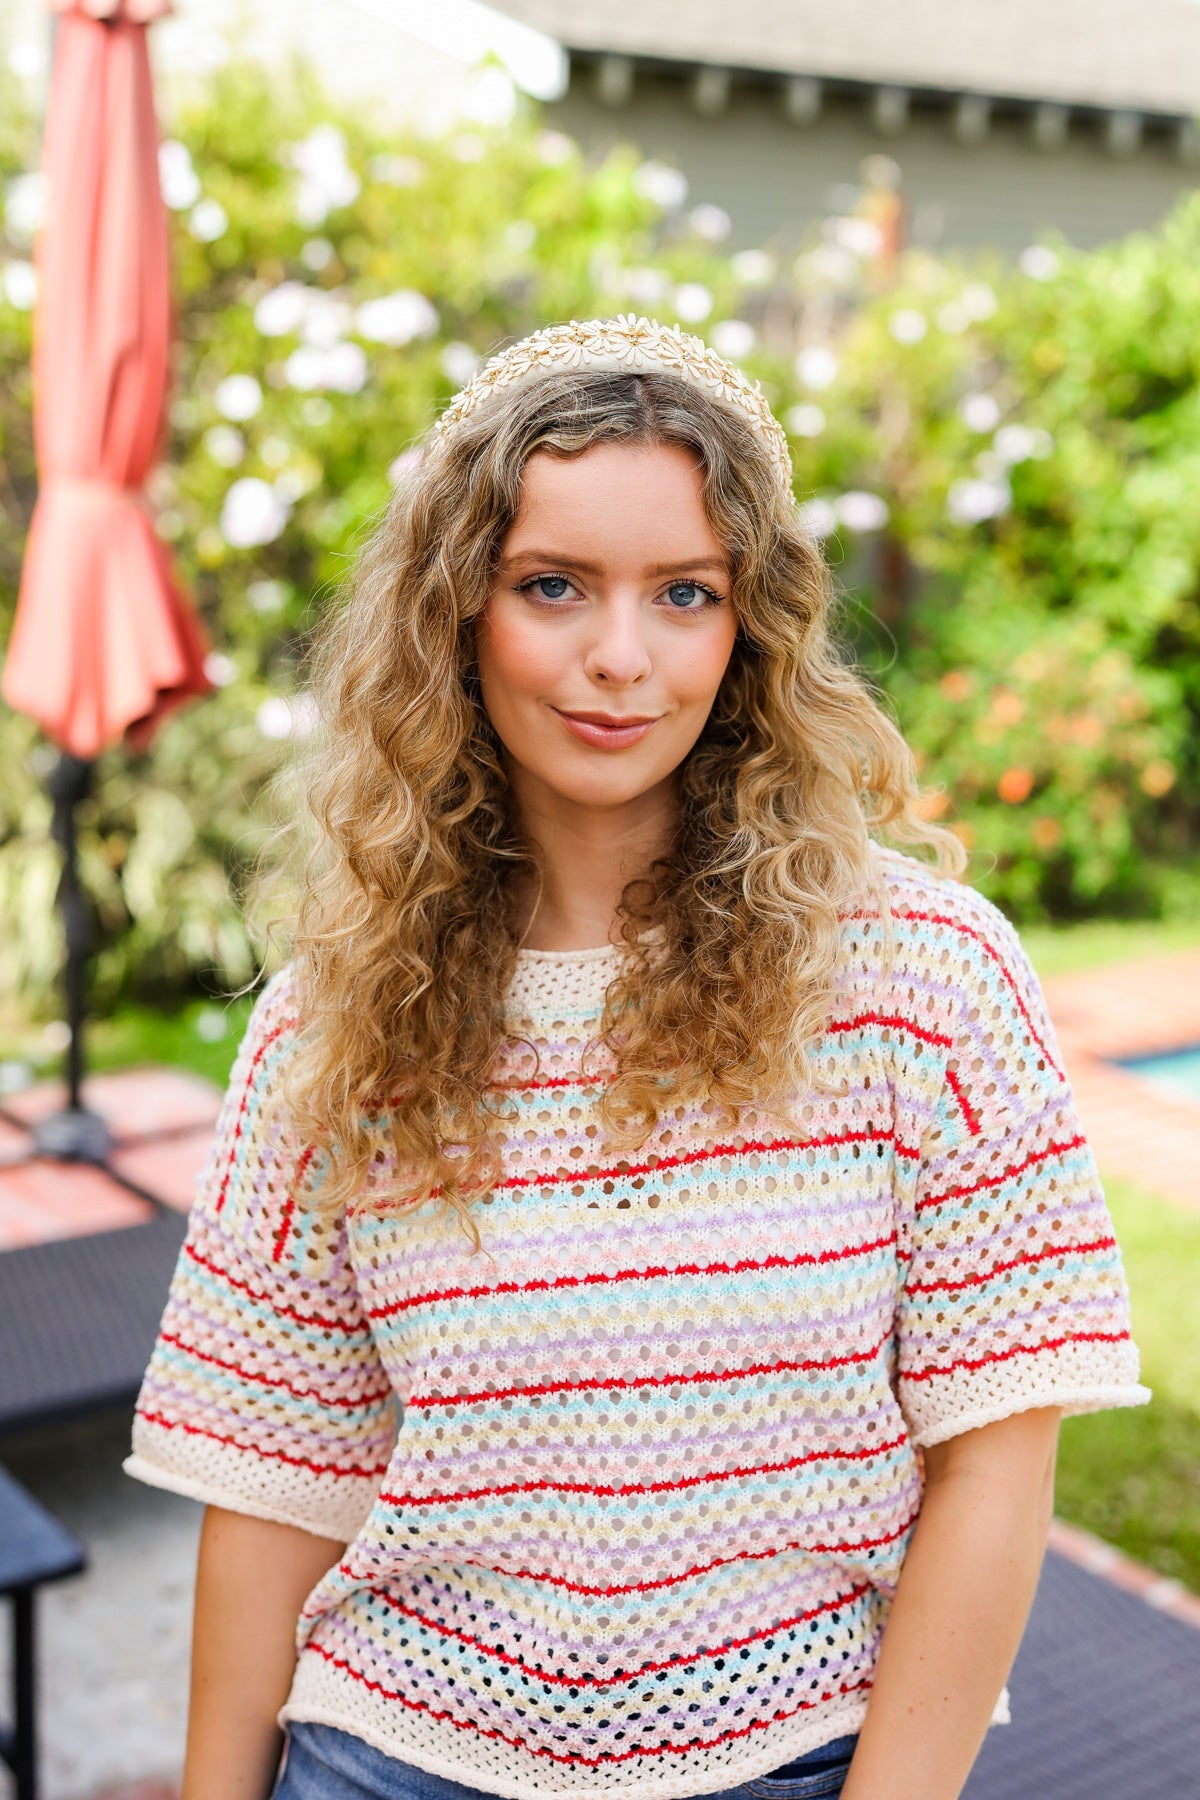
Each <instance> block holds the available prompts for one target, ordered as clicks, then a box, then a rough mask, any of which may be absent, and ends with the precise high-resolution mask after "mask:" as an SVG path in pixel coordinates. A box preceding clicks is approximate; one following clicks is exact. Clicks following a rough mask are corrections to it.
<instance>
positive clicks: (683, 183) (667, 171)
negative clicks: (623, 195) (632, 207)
mask: <svg viewBox="0 0 1200 1800" xmlns="http://www.w3.org/2000/svg"><path fill="white" fill-rule="evenodd" d="M633 191H634V193H635V194H640V195H641V197H642V199H643V200H649V201H650V203H651V205H652V206H657V207H658V209H659V211H660V212H675V211H676V210H677V209H678V208H679V207H681V206H682V205H683V203H684V201H685V200H686V199H687V191H688V184H687V176H686V175H684V174H682V173H681V172H680V170H678V169H673V168H671V166H670V164H669V163H661V162H654V161H650V162H644V163H642V164H641V166H640V167H639V168H637V169H635V170H634V172H633Z"/></svg>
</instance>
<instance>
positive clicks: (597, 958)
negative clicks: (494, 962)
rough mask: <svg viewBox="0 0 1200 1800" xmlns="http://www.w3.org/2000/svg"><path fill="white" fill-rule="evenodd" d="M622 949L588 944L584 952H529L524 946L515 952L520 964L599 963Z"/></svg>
mask: <svg viewBox="0 0 1200 1800" xmlns="http://www.w3.org/2000/svg"><path fill="white" fill-rule="evenodd" d="M622 948H623V946H622V945H620V944H589V945H588V947H587V948H586V949H585V950H529V949H526V948H525V947H524V946H522V947H521V949H520V950H518V951H517V961H518V963H520V962H526V961H527V962H540V963H554V962H601V961H603V960H604V959H605V958H606V957H612V956H617V955H619V954H620V951H621V949H622Z"/></svg>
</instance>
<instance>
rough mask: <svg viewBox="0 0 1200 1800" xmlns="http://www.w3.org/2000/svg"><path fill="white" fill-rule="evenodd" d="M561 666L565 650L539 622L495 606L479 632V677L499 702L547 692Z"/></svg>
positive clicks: (500, 605) (485, 616)
mask: <svg viewBox="0 0 1200 1800" xmlns="http://www.w3.org/2000/svg"><path fill="white" fill-rule="evenodd" d="M561 664H562V648H561V647H560V646H559V645H558V644H557V643H556V641H555V638H554V635H553V633H549V632H547V631H545V630H544V629H540V630H539V621H538V620H536V619H531V618H529V617H528V616H527V615H526V616H524V617H522V616H520V615H514V614H511V613H509V612H508V610H507V609H506V608H505V607H504V605H503V604H499V605H496V604H493V605H491V606H489V607H488V609H487V611H486V612H485V613H484V616H483V621H482V624H481V627H480V632H479V674H480V678H481V680H482V682H483V685H484V688H485V689H491V691H492V694H493V696H494V697H495V698H496V699H497V700H499V699H501V698H502V696H503V695H505V694H507V695H511V696H512V697H513V698H517V697H519V696H520V697H530V696H534V697H536V696H537V695H539V694H541V693H544V692H545V690H546V687H547V685H548V684H551V683H552V682H553V681H554V678H555V676H556V675H557V673H558V672H559V669H560V667H561Z"/></svg>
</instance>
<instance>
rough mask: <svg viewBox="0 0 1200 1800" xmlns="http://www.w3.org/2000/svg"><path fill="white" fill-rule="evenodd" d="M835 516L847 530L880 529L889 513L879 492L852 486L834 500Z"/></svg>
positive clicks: (886, 504) (886, 520) (885, 522)
mask: <svg viewBox="0 0 1200 1800" xmlns="http://www.w3.org/2000/svg"><path fill="white" fill-rule="evenodd" d="M835 505H836V507H837V516H838V518H839V519H840V520H841V522H842V524H843V525H844V526H845V527H846V529H847V530H848V531H882V530H883V528H884V526H885V525H886V524H887V522H888V519H889V518H890V516H891V514H890V513H889V511H888V503H887V501H886V500H885V499H883V497H882V495H880V494H868V493H866V492H865V491H864V490H863V489H861V488H852V489H851V490H850V492H849V493H848V494H843V495H842V496H841V498H840V499H839V500H837V501H836V502H835Z"/></svg>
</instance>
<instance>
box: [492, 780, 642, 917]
mask: <svg viewBox="0 0 1200 1800" xmlns="http://www.w3.org/2000/svg"><path fill="white" fill-rule="evenodd" d="M511 786H512V791H513V794H514V796H515V798H516V801H517V808H518V812H519V816H520V820H521V825H522V828H523V830H524V832H525V834H526V836H527V837H528V838H529V840H530V842H531V843H532V845H533V847H534V849H535V850H536V852H537V857H538V861H539V863H540V865H541V871H542V880H541V886H540V888H537V889H535V888H534V886H533V885H532V884H531V885H530V886H529V888H528V889H527V890H526V891H525V892H524V893H523V894H522V895H521V897H520V906H521V910H522V914H523V917H527V918H528V928H527V930H526V932H525V935H524V939H523V941H524V943H525V945H526V947H527V948H528V949H530V950H590V949H592V948H593V947H594V946H596V945H599V944H608V943H615V942H617V941H618V934H617V908H618V906H619V904H620V900H621V895H622V893H623V891H624V889H625V887H626V885H627V884H628V883H629V882H630V881H633V880H636V879H637V877H638V876H640V875H645V874H647V873H648V872H649V870H650V866H651V864H652V863H653V861H654V859H655V858H656V857H658V856H661V855H662V854H663V853H664V851H666V850H667V848H668V847H669V845H670V842H671V838H672V835H673V831H674V825H675V799H674V793H673V789H672V786H671V784H668V783H664V784H663V785H662V786H661V787H660V788H655V789H652V790H651V791H650V792H649V793H647V794H639V795H638V796H637V797H636V798H635V799H633V800H629V801H626V802H624V803H623V804H622V805H620V806H616V807H606V808H597V807H588V806H581V805H578V804H576V803H575V802H573V801H569V800H564V799H563V798H562V796H561V795H558V794H555V793H553V792H551V791H550V790H549V789H546V788H543V787H542V786H541V784H540V783H539V784H536V785H535V784H532V783H530V782H529V781H528V780H527V779H524V778H523V777H522V774H521V773H520V772H516V771H514V772H513V775H512V779H511Z"/></svg>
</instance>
